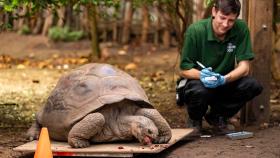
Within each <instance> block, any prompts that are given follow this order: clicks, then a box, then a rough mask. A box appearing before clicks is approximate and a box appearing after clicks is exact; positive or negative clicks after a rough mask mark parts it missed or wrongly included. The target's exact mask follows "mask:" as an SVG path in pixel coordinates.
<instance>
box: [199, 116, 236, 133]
mask: <svg viewBox="0 0 280 158" xmlns="http://www.w3.org/2000/svg"><path fill="white" fill-rule="evenodd" d="M204 118H205V120H206V122H207V123H208V124H209V125H211V126H213V127H214V132H215V133H216V134H218V135H224V134H228V133H232V132H233V131H234V130H232V129H229V128H228V119H227V118H225V117H222V116H213V115H211V114H206V115H205V116H204Z"/></svg>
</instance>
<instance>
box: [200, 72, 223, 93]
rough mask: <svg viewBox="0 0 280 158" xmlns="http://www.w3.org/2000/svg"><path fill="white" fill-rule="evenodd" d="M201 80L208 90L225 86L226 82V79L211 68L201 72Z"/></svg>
mask: <svg viewBox="0 0 280 158" xmlns="http://www.w3.org/2000/svg"><path fill="white" fill-rule="evenodd" d="M200 80H201V82H202V83H203V85H204V86H205V87H207V88H216V87H218V86H221V85H224V84H225V82H226V80H225V77H224V76H223V75H220V74H219V73H215V72H213V71H212V68H211V67H209V68H204V69H202V70H201V71H200Z"/></svg>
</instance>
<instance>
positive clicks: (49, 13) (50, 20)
mask: <svg viewBox="0 0 280 158" xmlns="http://www.w3.org/2000/svg"><path fill="white" fill-rule="evenodd" d="M44 12H45V15H46V18H45V22H44V27H43V31H42V35H43V36H46V35H47V34H48V30H49V28H50V27H51V26H52V23H53V14H52V10H51V8H47V9H45V11H44Z"/></svg>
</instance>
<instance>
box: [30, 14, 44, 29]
mask: <svg viewBox="0 0 280 158" xmlns="http://www.w3.org/2000/svg"><path fill="white" fill-rule="evenodd" d="M36 15H37V16H36V22H35V26H34V28H33V29H32V33H33V34H39V33H40V32H41V30H42V27H43V17H42V12H40V11H39V12H37V13H36Z"/></svg>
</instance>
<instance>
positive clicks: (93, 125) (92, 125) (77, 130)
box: [68, 113, 105, 148]
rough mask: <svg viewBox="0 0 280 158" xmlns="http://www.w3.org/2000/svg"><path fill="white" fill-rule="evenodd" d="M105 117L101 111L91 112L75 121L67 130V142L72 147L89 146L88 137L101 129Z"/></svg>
mask: <svg viewBox="0 0 280 158" xmlns="http://www.w3.org/2000/svg"><path fill="white" fill-rule="evenodd" d="M104 124H105V118H104V116H103V115H102V114H101V113H91V114H88V115H87V116H85V117H84V118H83V119H82V120H81V121H80V122H78V123H76V124H75V125H74V126H73V127H72V129H71V130H70V132H69V135H68V143H69V145H70V146H72V147H73V148H84V147H88V146H90V138H91V137H92V136H94V135H95V134H96V133H98V132H99V131H101V130H102V128H103V126H104Z"/></svg>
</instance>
